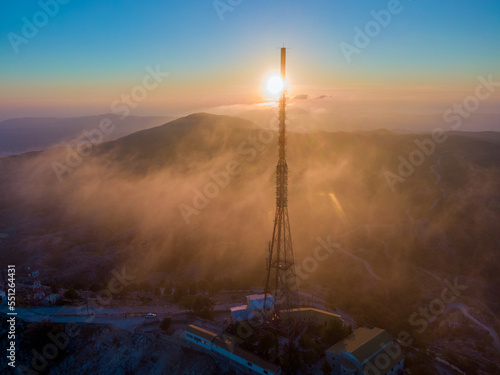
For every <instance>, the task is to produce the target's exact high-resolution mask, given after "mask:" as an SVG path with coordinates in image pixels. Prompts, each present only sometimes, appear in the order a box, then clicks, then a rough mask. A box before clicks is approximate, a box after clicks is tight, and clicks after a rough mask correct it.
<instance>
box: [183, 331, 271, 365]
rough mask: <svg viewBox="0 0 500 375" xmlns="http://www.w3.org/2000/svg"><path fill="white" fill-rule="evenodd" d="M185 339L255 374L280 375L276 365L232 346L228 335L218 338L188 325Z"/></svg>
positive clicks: (232, 343) (211, 333)
mask: <svg viewBox="0 0 500 375" xmlns="http://www.w3.org/2000/svg"><path fill="white" fill-rule="evenodd" d="M185 338H186V340H188V341H191V342H194V343H195V344H197V345H199V346H201V347H203V348H205V349H207V350H210V351H212V352H214V353H218V354H220V355H222V356H224V357H226V358H228V359H231V360H232V361H234V362H236V363H238V364H240V365H242V366H244V367H246V368H248V369H250V370H252V371H254V372H255V373H257V374H261V375H271V374H272V375H280V374H281V368H280V367H279V366H278V365H275V364H274V363H271V362H268V361H265V360H263V359H262V358H260V357H258V356H257V355H255V354H253V353H250V352H248V351H246V350H243V349H241V348H239V347H238V346H236V345H234V343H235V340H234V339H232V338H231V336H230V335H227V334H225V335H224V337H219V336H217V334H215V333H213V332H210V331H207V330H206V329H203V328H201V327H197V326H194V325H190V326H188V327H187V329H186V331H185Z"/></svg>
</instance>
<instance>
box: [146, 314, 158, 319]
mask: <svg viewBox="0 0 500 375" xmlns="http://www.w3.org/2000/svg"><path fill="white" fill-rule="evenodd" d="M154 318H156V314H153V313H149V314H147V315H146V319H154Z"/></svg>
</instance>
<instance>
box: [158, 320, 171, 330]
mask: <svg viewBox="0 0 500 375" xmlns="http://www.w3.org/2000/svg"><path fill="white" fill-rule="evenodd" d="M171 326H172V318H163V320H162V321H161V323H160V328H161V329H162V330H164V331H168V329H169V328H170V327H171Z"/></svg>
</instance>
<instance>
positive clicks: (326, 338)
mask: <svg viewBox="0 0 500 375" xmlns="http://www.w3.org/2000/svg"><path fill="white" fill-rule="evenodd" d="M351 332H352V328H351V327H350V326H345V325H344V323H343V322H342V321H341V320H340V319H338V318H333V319H330V320H329V321H328V324H327V326H326V327H323V328H322V329H321V339H322V340H323V342H327V343H330V344H335V343H336V342H339V341H340V340H342V339H343V338H345V337H347V336H349V335H350V334H351Z"/></svg>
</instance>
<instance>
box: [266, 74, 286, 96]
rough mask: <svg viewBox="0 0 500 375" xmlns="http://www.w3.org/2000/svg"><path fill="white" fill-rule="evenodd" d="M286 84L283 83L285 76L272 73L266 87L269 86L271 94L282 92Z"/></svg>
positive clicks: (268, 89)
mask: <svg viewBox="0 0 500 375" xmlns="http://www.w3.org/2000/svg"><path fill="white" fill-rule="evenodd" d="M284 86H285V85H284V83H283V78H281V76H279V75H277V74H275V75H272V76H271V77H269V78H268V79H267V84H266V88H267V91H269V93H270V94H271V95H278V94H281V92H282V91H283V88H284Z"/></svg>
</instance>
